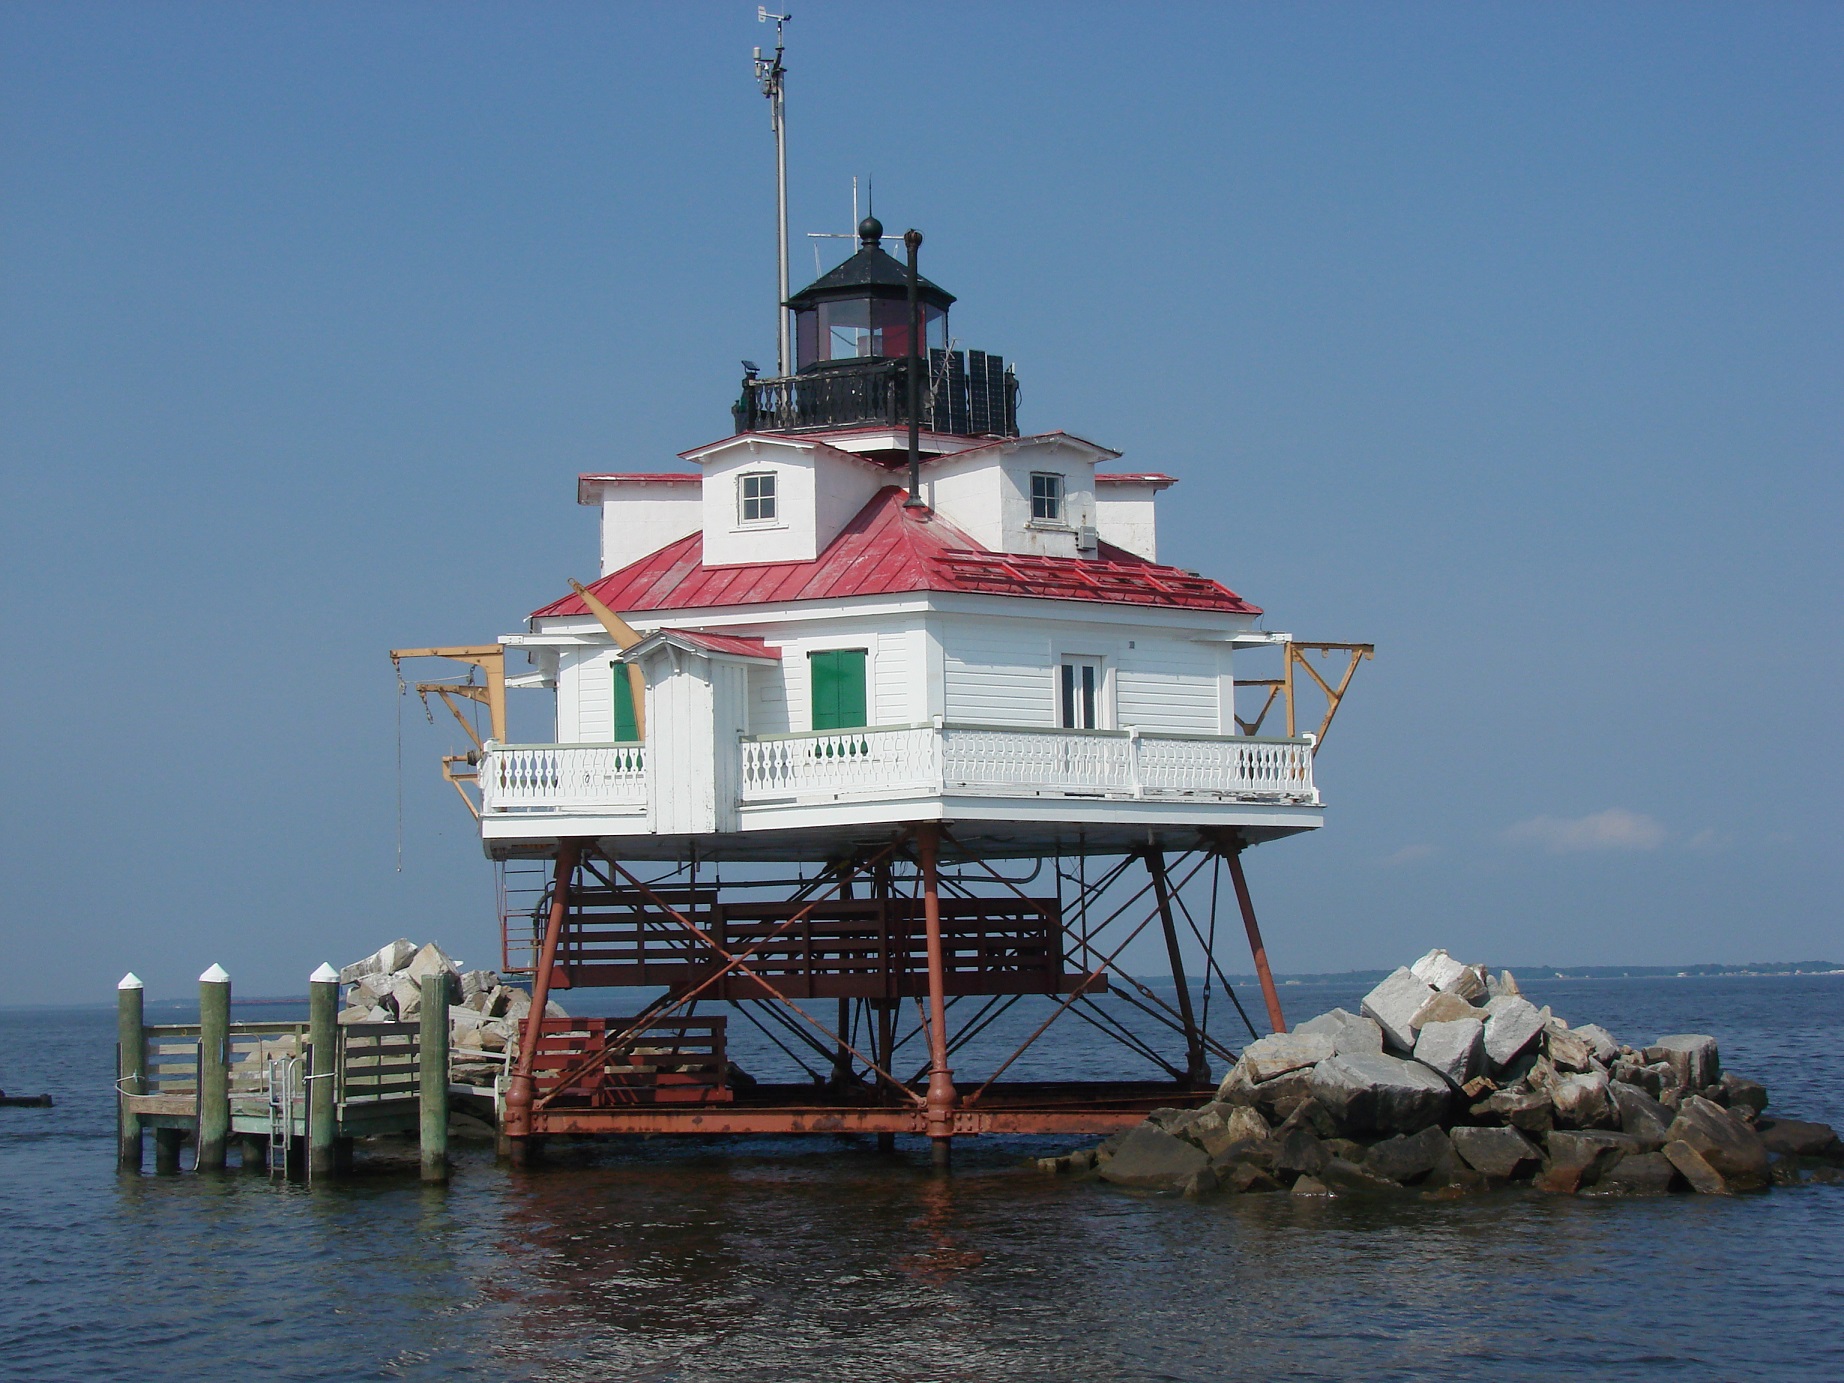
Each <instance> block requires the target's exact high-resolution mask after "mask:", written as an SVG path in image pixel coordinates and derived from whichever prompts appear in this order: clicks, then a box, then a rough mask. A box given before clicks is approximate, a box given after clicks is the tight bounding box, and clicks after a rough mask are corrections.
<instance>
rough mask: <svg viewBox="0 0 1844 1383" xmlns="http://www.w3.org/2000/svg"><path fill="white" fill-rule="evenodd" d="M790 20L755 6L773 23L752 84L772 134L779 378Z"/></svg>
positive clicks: (787, 361) (784, 337)
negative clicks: (770, 48) (785, 33)
mask: <svg viewBox="0 0 1844 1383" xmlns="http://www.w3.org/2000/svg"><path fill="white" fill-rule="evenodd" d="M793 17H794V16H792V15H789V14H770V13H769V10H768V6H767V5H757V6H756V22H757V23H760V24H766V23H768V21H769V20H771V19H772V20H774V21H775V55H774V56H773V57H772V58H765V57H763V56H762V50H761V49H760V48H757V49H756V83H757V84H758V85H759V86H760V87H761V88H762V94H763V95H764V96H766V97H768V112H769V114H768V121H769V128H770V129H772V130H774V132H775V237H776V250H777V268H778V270H779V278H778V285H779V287H780V290H781V291H780V292H779V293H778V294H777V295H776V297H775V324H776V332H775V349H776V351H777V352H778V356H779V360H780V365H781V368H780V371H779V373H780V374H781V376H782V377H783V378H786V377H787V376H788V375H790V374H792V373H793V356H794V350H793V342H792V340H791V339H790V337H789V332H788V308H787V301H788V119H787V68H786V67H785V66H783V65H782V62H781V54H782V51H783V49H784V48H785V47H786V44H785V43H784V42H783V41H782V37H781V27H782V25H784V24H786V23H787V22H788V20H790V19H792V18H793Z"/></svg>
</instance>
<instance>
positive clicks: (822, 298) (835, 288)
mask: <svg viewBox="0 0 1844 1383" xmlns="http://www.w3.org/2000/svg"><path fill="white" fill-rule="evenodd" d="M918 286H919V288H920V290H921V296H922V301H923V302H925V303H927V304H929V305H930V306H931V307H938V308H941V309H942V310H943V311H944V312H945V311H946V310H947V307H948V304H949V303H951V302H953V301H954V295H953V294H952V293H950V292H948V291H947V289H945V288H942V287H940V286H939V285H938V284H933V283H930V282H929V281H928V280H927V279H922V280H921V282H920V284H919V285H918ZM867 289H868V290H869V293H868V296H870V297H874V298H884V297H892V296H894V297H903V296H906V295H907V294H908V292H909V270H908V269H907V268H906V267H905V266H904V264H903V262H902V261H901V260H899V259H896V258H895V257H893V256H891V255H889V254H887V253H885V252H884V251H883V250H881V249H879V248H878V247H877V246H875V245H867V246H865V247H864V248H863V249H861V250H859V251H858V253H857V254H855V255H853V256H852V257H851V258H850V259H848V260H846V261H845V263H843V264H841V265H839V267H838V268H836V269H834V270H832V271H831V272H830V273H826V274H822V275H821V276H820V277H819V278H817V279H815V280H814V281H813V282H812V283H810V284H808V285H807V286H806V287H805V288H803V289H801V290H800V292H798V293H795V294H794V295H792V296H791V297H790V298H789V299H788V301H787V305H788V306H789V307H791V308H794V309H795V310H797V311H798V310H799V309H801V308H803V307H812V306H813V305H814V304H815V303H821V302H832V301H835V300H837V299H840V298H858V297H865V296H867V292H866V290H867Z"/></svg>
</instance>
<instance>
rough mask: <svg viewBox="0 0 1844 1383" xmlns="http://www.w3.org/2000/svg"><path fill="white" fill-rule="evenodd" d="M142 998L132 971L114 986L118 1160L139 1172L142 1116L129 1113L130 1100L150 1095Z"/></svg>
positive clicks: (137, 979)
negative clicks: (133, 1097) (148, 1091)
mask: <svg viewBox="0 0 1844 1383" xmlns="http://www.w3.org/2000/svg"><path fill="white" fill-rule="evenodd" d="M143 995H144V991H143V989H142V986H141V980H140V977H139V976H137V975H136V974H135V973H134V971H132V970H130V971H129V972H128V973H127V974H126V975H123V976H122V978H121V982H120V983H119V984H117V985H116V986H115V1040H116V1051H117V1056H116V1063H115V1090H116V1096H115V1109H116V1130H117V1150H118V1151H117V1156H118V1159H119V1161H120V1162H121V1165H122V1166H123V1167H125V1168H128V1169H130V1170H132V1171H136V1172H138V1171H140V1170H141V1144H142V1138H141V1116H140V1115H139V1114H134V1113H131V1112H130V1111H129V1109H128V1097H129V1096H130V1095H144V1094H146V1093H147V1039H146V1034H145V1023H144V1021H143V1005H142V999H143Z"/></svg>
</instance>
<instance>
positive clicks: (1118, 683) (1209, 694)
mask: <svg viewBox="0 0 1844 1383" xmlns="http://www.w3.org/2000/svg"><path fill="white" fill-rule="evenodd" d="M1134 642H1135V644H1136V647H1134V648H1130V649H1123V650H1122V651H1121V655H1120V667H1119V670H1118V671H1117V673H1116V675H1115V679H1114V698H1115V700H1114V714H1115V723H1116V724H1119V725H1133V726H1137V727H1138V728H1140V729H1142V730H1152V731H1164V732H1169V733H1174V734H1193V735H1197V734H1203V735H1214V734H1216V733H1217V725H1218V702H1219V700H1220V696H1219V688H1218V682H1217V672H1218V659H1217V652H1216V650H1215V649H1214V648H1211V647H1209V646H1206V645H1201V644H1196V643H1191V642H1188V641H1185V640H1179V639H1145V638H1142V639H1136V640H1135V641H1134Z"/></svg>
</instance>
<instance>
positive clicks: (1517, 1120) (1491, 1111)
mask: <svg viewBox="0 0 1844 1383" xmlns="http://www.w3.org/2000/svg"><path fill="white" fill-rule="evenodd" d="M1471 1113H1472V1116H1473V1118H1475V1119H1482V1120H1486V1121H1488V1122H1494V1121H1495V1122H1501V1123H1506V1124H1510V1125H1511V1126H1512V1127H1513V1128H1521V1129H1523V1130H1524V1131H1525V1132H1526V1133H1536V1134H1544V1133H1548V1132H1549V1131H1550V1130H1551V1129H1552V1128H1554V1127H1555V1126H1556V1106H1555V1105H1554V1104H1553V1103H1552V1102H1551V1100H1550V1097H1549V1091H1547V1090H1534V1089H1531V1088H1530V1087H1529V1086H1514V1087H1512V1088H1511V1089H1509V1090H1498V1091H1495V1092H1493V1093H1492V1094H1490V1095H1488V1096H1486V1098H1485V1099H1483V1100H1481V1101H1479V1102H1478V1103H1477V1104H1475V1105H1474V1106H1473V1107H1472V1110H1471Z"/></svg>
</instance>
